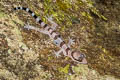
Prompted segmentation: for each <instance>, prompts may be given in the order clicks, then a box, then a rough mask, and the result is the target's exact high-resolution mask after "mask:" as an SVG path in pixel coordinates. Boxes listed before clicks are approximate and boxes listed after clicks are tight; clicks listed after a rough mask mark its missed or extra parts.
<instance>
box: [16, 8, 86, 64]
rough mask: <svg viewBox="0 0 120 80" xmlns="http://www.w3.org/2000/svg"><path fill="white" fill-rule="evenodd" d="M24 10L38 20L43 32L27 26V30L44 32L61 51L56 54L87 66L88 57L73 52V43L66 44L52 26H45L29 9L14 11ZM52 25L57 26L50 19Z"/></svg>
mask: <svg viewBox="0 0 120 80" xmlns="http://www.w3.org/2000/svg"><path fill="white" fill-rule="evenodd" d="M19 9H20V10H24V11H26V12H28V13H30V14H31V16H32V17H34V19H35V20H36V22H38V23H39V24H40V25H41V27H42V28H43V29H42V30H40V29H38V28H35V27H33V26H25V28H28V29H34V30H37V31H39V32H42V33H44V34H47V35H49V37H50V38H51V39H52V40H53V42H54V44H55V45H57V46H58V47H59V48H60V50H59V51H58V52H56V55H59V54H60V53H62V52H63V54H64V55H65V56H68V57H70V58H71V59H72V60H73V61H75V62H78V63H81V64H87V60H86V58H85V57H86V56H85V54H83V53H80V52H79V51H72V50H71V49H70V45H71V42H70V41H69V43H68V44H66V43H65V41H64V40H63V39H62V37H61V35H60V34H58V33H57V32H56V31H55V28H52V27H50V26H48V25H47V24H45V23H44V22H43V21H42V20H41V19H40V18H39V17H37V16H36V15H35V13H34V12H32V11H31V10H30V9H29V8H25V7H16V8H14V10H19ZM48 20H49V21H50V22H51V23H53V24H54V25H55V27H56V24H55V23H54V22H53V21H51V20H50V19H48Z"/></svg>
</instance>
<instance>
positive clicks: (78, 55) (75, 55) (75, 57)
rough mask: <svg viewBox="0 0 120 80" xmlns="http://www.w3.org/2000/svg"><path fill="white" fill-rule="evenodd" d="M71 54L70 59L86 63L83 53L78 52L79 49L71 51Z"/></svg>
mask: <svg viewBox="0 0 120 80" xmlns="http://www.w3.org/2000/svg"><path fill="white" fill-rule="evenodd" d="M71 56H72V59H73V60H74V61H76V62H79V63H83V64H86V63H87V60H86V58H85V57H86V56H85V54H83V53H80V52H79V51H74V52H72V53H71Z"/></svg>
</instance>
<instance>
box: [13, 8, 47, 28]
mask: <svg viewBox="0 0 120 80" xmlns="http://www.w3.org/2000/svg"><path fill="white" fill-rule="evenodd" d="M14 10H24V11H26V12H28V13H29V14H30V15H31V16H32V17H34V19H35V20H36V22H38V23H39V24H40V25H41V26H42V27H43V28H45V27H47V24H45V23H44V22H43V21H42V20H41V19H40V18H39V17H38V16H37V15H36V14H35V13H34V12H33V11H31V10H30V9H29V8H25V7H16V8H14Z"/></svg>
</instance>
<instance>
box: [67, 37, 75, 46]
mask: <svg viewBox="0 0 120 80" xmlns="http://www.w3.org/2000/svg"><path fill="white" fill-rule="evenodd" d="M72 44H75V40H73V39H70V37H69V42H68V47H69V48H70V47H71V45H72Z"/></svg>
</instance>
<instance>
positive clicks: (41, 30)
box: [24, 23, 49, 35]
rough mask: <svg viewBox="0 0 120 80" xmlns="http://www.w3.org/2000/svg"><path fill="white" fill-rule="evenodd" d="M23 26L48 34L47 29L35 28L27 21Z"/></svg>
mask: <svg viewBox="0 0 120 80" xmlns="http://www.w3.org/2000/svg"><path fill="white" fill-rule="evenodd" d="M24 28H26V29H28V30H30V29H32V30H35V31H38V32H41V33H43V34H47V35H48V34H49V33H48V31H46V30H43V29H40V28H37V27H35V26H31V25H29V23H27V24H25V26H24Z"/></svg>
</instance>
